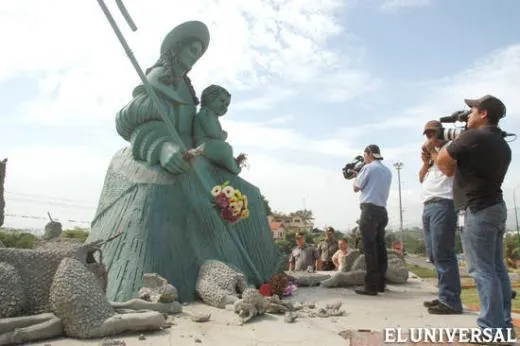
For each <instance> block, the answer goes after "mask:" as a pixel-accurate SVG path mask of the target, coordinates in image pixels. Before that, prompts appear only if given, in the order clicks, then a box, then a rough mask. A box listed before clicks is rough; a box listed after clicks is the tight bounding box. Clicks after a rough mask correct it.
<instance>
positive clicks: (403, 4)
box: [381, 0, 430, 11]
mask: <svg viewBox="0 0 520 346" xmlns="http://www.w3.org/2000/svg"><path fill="white" fill-rule="evenodd" d="M429 4H430V0H384V2H383V4H382V5H381V9H382V10H386V11H388V10H396V9H400V8H409V7H423V6H426V5H429Z"/></svg>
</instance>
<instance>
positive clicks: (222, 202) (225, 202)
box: [215, 192, 229, 209]
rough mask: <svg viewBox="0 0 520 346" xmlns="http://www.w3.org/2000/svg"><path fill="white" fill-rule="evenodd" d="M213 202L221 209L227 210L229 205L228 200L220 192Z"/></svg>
mask: <svg viewBox="0 0 520 346" xmlns="http://www.w3.org/2000/svg"><path fill="white" fill-rule="evenodd" d="M215 202H216V203H217V206H218V207H219V208H221V209H223V208H227V206H228V205H229V199H228V198H227V197H226V194H225V193H224V192H221V193H220V194H218V195H217V197H215Z"/></svg>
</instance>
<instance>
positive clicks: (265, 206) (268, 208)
mask: <svg viewBox="0 0 520 346" xmlns="http://www.w3.org/2000/svg"><path fill="white" fill-rule="evenodd" d="M262 202H263V204H264V209H265V213H266V214H267V215H268V216H269V215H273V211H272V210H271V206H270V205H269V201H268V200H267V198H265V196H264V195H262Z"/></svg>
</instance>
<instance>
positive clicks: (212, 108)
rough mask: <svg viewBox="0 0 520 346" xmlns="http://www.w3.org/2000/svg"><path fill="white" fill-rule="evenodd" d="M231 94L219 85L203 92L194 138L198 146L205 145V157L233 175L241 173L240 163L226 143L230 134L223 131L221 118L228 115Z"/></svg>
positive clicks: (196, 118) (195, 123)
mask: <svg viewBox="0 0 520 346" xmlns="http://www.w3.org/2000/svg"><path fill="white" fill-rule="evenodd" d="M230 102H231V94H230V93H229V91H227V90H226V89H224V88H223V87H221V86H219V85H210V86H208V87H207V88H205V89H204V90H203V91H202V95H201V107H200V111H199V113H198V114H197V115H196V116H195V120H194V126H193V137H194V140H195V145H196V146H202V145H204V151H203V155H204V156H205V157H206V158H208V159H209V160H210V161H212V162H213V163H215V164H217V165H219V166H221V167H223V168H226V169H227V170H228V171H230V172H231V173H233V174H238V173H240V171H241V168H240V161H239V160H238V159H235V158H234V157H233V148H232V147H231V145H229V144H228V143H227V142H226V139H227V137H228V134H227V132H226V131H224V130H222V125H221V124H220V121H219V119H218V118H219V117H221V116H223V115H224V114H226V112H227V109H228V106H229V103H230Z"/></svg>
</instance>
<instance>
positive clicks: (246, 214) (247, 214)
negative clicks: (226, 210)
mask: <svg viewBox="0 0 520 346" xmlns="http://www.w3.org/2000/svg"><path fill="white" fill-rule="evenodd" d="M248 217H249V209H244V210H242V213H240V218H242V219H247V218H248Z"/></svg>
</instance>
